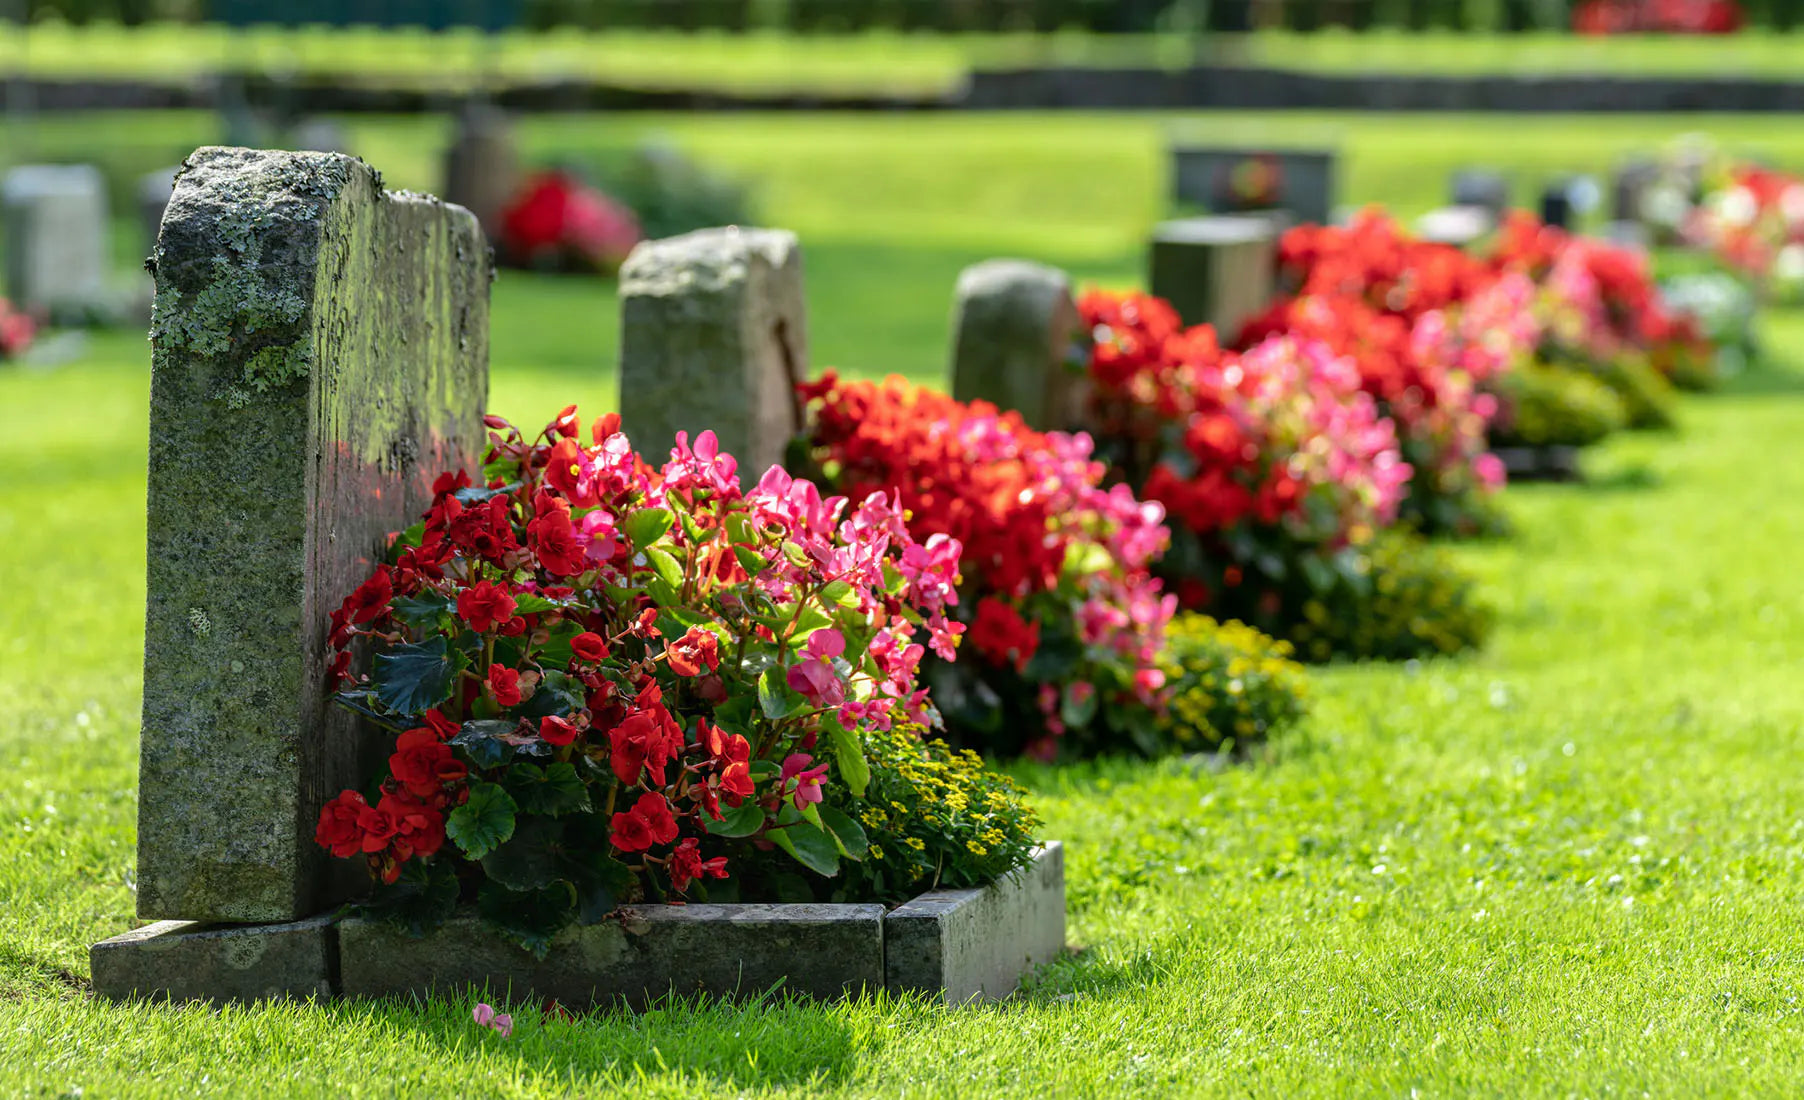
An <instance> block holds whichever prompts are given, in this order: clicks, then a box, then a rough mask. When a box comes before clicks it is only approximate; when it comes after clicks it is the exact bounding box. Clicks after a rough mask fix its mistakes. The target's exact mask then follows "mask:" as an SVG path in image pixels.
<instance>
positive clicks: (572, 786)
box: [502, 760, 589, 817]
mask: <svg viewBox="0 0 1804 1100" xmlns="http://www.w3.org/2000/svg"><path fill="white" fill-rule="evenodd" d="M502 782H503V783H504V784H506V786H507V793H508V794H510V795H512V796H513V799H514V802H515V803H516V804H518V805H519V807H520V810H521V812H522V813H529V814H545V815H546V816H548V817H557V816H558V815H560V814H570V813H587V812H588V810H589V788H587V787H585V786H583V781H582V779H580V778H579V777H578V776H577V774H576V765H574V764H572V763H570V762H569V761H567V760H556V761H553V762H551V763H549V764H546V765H545V766H544V767H543V768H541V767H539V766H538V765H536V764H515V765H514V766H513V767H511V768H509V769H508V770H507V776H506V778H505V779H503V780H502Z"/></svg>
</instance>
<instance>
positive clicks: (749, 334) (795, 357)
mask: <svg viewBox="0 0 1804 1100" xmlns="http://www.w3.org/2000/svg"><path fill="white" fill-rule="evenodd" d="M804 314H805V311H804V307H803V299H802V249H801V245H800V244H799V243H797V241H796V236H795V234H794V233H790V232H788V231H786V230H781V229H740V228H737V227H727V228H721V229H700V230H697V231H695V232H693V233H685V234H683V235H682V236H680V237H668V238H665V239H663V240H657V241H645V242H643V243H641V244H639V245H638V246H637V247H635V248H634V249H633V251H632V253H631V254H630V255H629V256H627V258H626V262H625V263H624V264H622V265H621V266H620V418H621V426H622V429H623V430H624V431H625V432H626V433H627V435H628V436H630V437H631V438H632V440H633V442H634V444H635V445H636V446H637V447H638V449H639V451H640V453H642V454H644V455H646V456H647V459H648V461H651V462H653V463H658V462H660V461H661V460H662V458H663V456H664V454H665V453H666V451H667V450H668V449H669V447H670V446H671V444H672V442H673V441H674V439H675V437H676V433H677V432H679V431H686V432H688V433H689V438H690V439H691V440H694V439H695V437H696V436H697V435H698V434H699V433H700V432H702V431H703V430H704V429H709V428H712V429H713V430H714V433H715V435H716V436H717V437H718V438H719V440H720V446H721V449H723V450H725V451H727V452H729V453H731V454H732V455H733V456H734V457H735V458H737V459H738V460H739V469H740V476H741V478H742V479H743V480H744V481H745V482H746V483H747V484H750V483H752V482H755V481H757V480H758V478H759V477H761V476H762V475H763V474H764V471H765V470H767V469H769V468H770V467H771V466H773V465H776V464H778V463H780V462H782V461H783V452H784V449H785V448H786V447H787V446H788V444H789V441H790V440H791V439H792V438H794V437H795V435H796V434H797V433H798V432H800V431H801V428H802V408H801V398H800V397H799V396H798V395H797V394H796V391H795V387H796V383H798V382H801V381H803V380H805V379H806V378H807V377H808V341H807V328H806V321H805V316H804Z"/></svg>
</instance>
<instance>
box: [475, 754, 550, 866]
mask: <svg viewBox="0 0 1804 1100" xmlns="http://www.w3.org/2000/svg"><path fill="white" fill-rule="evenodd" d="M522 766H523V767H531V766H532V765H530V764H527V765H522ZM516 770H517V769H516ZM560 835H561V830H560V829H559V827H558V823H557V822H555V821H546V820H545V819H544V818H535V819H529V820H527V821H525V822H522V823H521V825H520V827H519V828H518V829H515V830H514V835H513V836H512V837H510V838H509V839H508V841H507V843H505V844H503V845H501V846H500V847H498V848H496V849H495V850H494V851H492V852H490V853H489V854H488V855H486V856H483V857H482V873H483V874H485V875H487V876H488V877H489V881H491V882H499V883H500V884H501V885H503V886H505V887H507V888H508V889H509V890H537V889H539V888H540V887H542V886H547V885H549V884H550V883H551V881H552V880H553V879H555V878H557V877H558V875H557V855H556V853H555V851H554V847H555V845H556V844H557V841H558V838H559V836H560Z"/></svg>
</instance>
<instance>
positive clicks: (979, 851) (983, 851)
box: [965, 840, 990, 856]
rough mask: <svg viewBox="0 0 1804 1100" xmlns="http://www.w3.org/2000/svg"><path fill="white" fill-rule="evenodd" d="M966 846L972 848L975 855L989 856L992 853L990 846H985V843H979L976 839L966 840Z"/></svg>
mask: <svg viewBox="0 0 1804 1100" xmlns="http://www.w3.org/2000/svg"><path fill="white" fill-rule="evenodd" d="M965 847H967V848H969V849H971V854H972V855H974V856H987V855H989V854H990V850H989V849H988V848H985V847H984V846H983V845H981V844H979V843H977V842H976V841H975V840H967V841H965Z"/></svg>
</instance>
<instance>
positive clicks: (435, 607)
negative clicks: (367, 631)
mask: <svg viewBox="0 0 1804 1100" xmlns="http://www.w3.org/2000/svg"><path fill="white" fill-rule="evenodd" d="M389 607H391V608H393V609H394V612H395V618H397V619H400V620H401V621H402V622H404V623H406V624H407V625H408V626H413V627H425V626H431V625H433V624H435V623H437V622H438V621H439V620H440V619H442V618H444V617H445V616H447V615H449V614H451V601H450V600H449V599H447V598H446V597H444V596H435V595H430V594H429V595H425V596H396V597H395V598H394V601H393V602H392V603H390V604H389Z"/></svg>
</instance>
